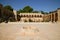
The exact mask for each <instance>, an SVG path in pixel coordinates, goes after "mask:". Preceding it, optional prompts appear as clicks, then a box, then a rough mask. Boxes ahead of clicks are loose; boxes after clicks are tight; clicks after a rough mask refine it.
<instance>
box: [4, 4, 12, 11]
mask: <svg viewBox="0 0 60 40" xmlns="http://www.w3.org/2000/svg"><path fill="white" fill-rule="evenodd" d="M4 8H5V9H8V10H10V11H13V8H12V7H11V6H10V5H6V6H4Z"/></svg>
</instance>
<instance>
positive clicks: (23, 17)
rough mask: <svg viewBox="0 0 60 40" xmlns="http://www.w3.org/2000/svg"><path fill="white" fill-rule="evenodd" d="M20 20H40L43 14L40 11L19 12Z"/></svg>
mask: <svg viewBox="0 0 60 40" xmlns="http://www.w3.org/2000/svg"><path fill="white" fill-rule="evenodd" d="M19 15H20V17H21V18H20V21H21V22H42V21H43V14H41V13H20V14H19Z"/></svg>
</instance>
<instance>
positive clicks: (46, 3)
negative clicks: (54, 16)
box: [0, 0, 60, 12]
mask: <svg viewBox="0 0 60 40" xmlns="http://www.w3.org/2000/svg"><path fill="white" fill-rule="evenodd" d="M0 3H1V4H3V5H4V6H5V5H11V6H12V7H13V8H14V10H19V9H22V8H23V7H25V6H27V5H29V6H31V7H32V8H33V9H34V10H38V11H40V10H42V11H45V12H49V11H53V10H56V9H57V8H59V7H60V0H0Z"/></svg>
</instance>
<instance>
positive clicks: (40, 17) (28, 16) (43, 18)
mask: <svg viewBox="0 0 60 40" xmlns="http://www.w3.org/2000/svg"><path fill="white" fill-rule="evenodd" d="M13 12H14V14H15V18H16V20H18V21H20V22H60V8H58V9H57V10H55V11H52V12H49V14H42V13H20V14H19V15H18V16H17V15H16V11H15V10H14V11H13Z"/></svg>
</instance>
